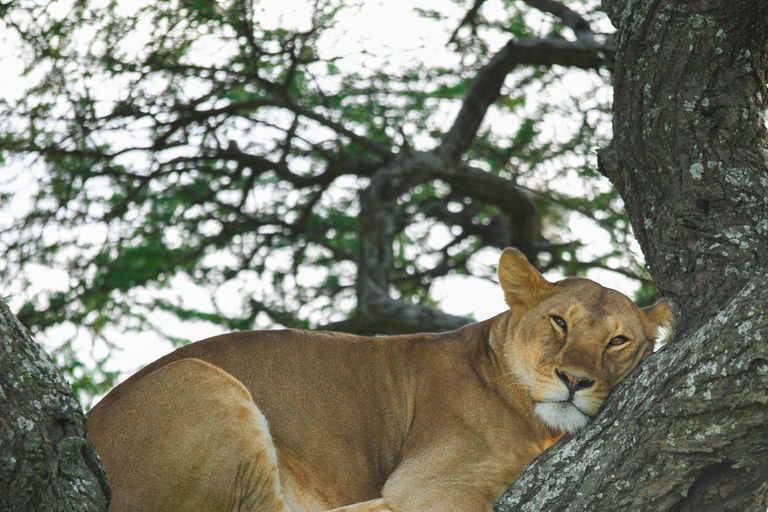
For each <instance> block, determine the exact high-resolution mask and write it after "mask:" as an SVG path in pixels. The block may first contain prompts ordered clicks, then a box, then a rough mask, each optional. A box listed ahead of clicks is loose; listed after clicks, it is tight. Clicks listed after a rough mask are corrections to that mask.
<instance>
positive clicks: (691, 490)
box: [497, 0, 768, 512]
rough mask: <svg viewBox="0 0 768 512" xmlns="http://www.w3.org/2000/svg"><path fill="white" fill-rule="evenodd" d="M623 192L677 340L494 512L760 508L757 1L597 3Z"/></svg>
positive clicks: (767, 370) (766, 39)
mask: <svg viewBox="0 0 768 512" xmlns="http://www.w3.org/2000/svg"><path fill="white" fill-rule="evenodd" d="M603 3H604V7H605V8H606V11H607V12H608V13H609V15H610V16H611V19H612V21H613V23H614V24H615V25H616V26H617V28H618V32H617V43H618V45H617V46H618V53H617V56H616V67H615V97H614V140H613V142H612V143H611V145H610V146H609V147H608V148H606V149H605V150H604V151H602V152H601V154H600V165H601V170H602V171H603V172H604V173H605V174H606V175H607V176H608V177H609V178H610V179H611V181H612V182H613V183H614V184H615V185H616V187H618V189H619V190H620V191H621V193H622V196H623V198H624V201H625V203H626V208H627V211H628V212H629V214H630V217H631V219H632V224H633V227H634V229H635V232H636V234H637V237H638V240H639V241H640V244H641V245H642V247H643V251H644V252H645V255H646V258H647V260H648V263H649V266H650V269H651V272H652V274H653V275H654V277H655V279H656V281H657V283H658V284H659V288H660V290H661V292H662V294H663V295H665V296H668V297H669V298H670V299H671V300H672V301H673V303H674V304H675V306H676V307H677V309H678V311H679V317H680V320H679V329H678V336H677V338H678V340H677V341H674V342H673V343H671V344H670V345H668V346H667V347H665V348H664V349H663V350H661V351H659V352H658V353H657V354H655V355H654V356H652V357H651V358H650V359H649V360H648V361H647V362H646V363H644V364H643V365H642V367H641V368H640V369H639V370H638V371H637V372H636V373H635V374H634V375H632V376H630V378H629V379H627V380H626V381H625V382H623V383H622V385H621V386H620V387H619V389H617V390H616V391H615V392H614V394H613V396H612V397H610V399H609V400H608V402H607V404H606V408H605V410H604V411H603V412H602V413H601V415H600V416H599V418H598V419H597V421H596V423H595V424H594V425H592V426H591V427H589V428H588V429H587V430H586V431H585V432H583V433H581V434H579V435H578V436H577V437H576V439H573V440H570V441H569V440H566V439H564V440H563V441H562V442H561V443H559V444H558V446H556V447H554V449H553V450H551V451H549V452H548V453H546V454H545V455H544V456H543V457H540V458H539V459H538V460H537V461H536V462H535V463H534V464H533V465H532V466H531V467H530V468H528V470H527V471H526V473H524V475H523V476H522V477H521V478H520V479H519V480H518V481H517V482H516V483H515V484H514V485H513V486H512V487H511V488H510V489H509V491H508V492H507V493H506V494H505V495H504V496H503V497H502V499H501V500H500V502H499V503H498V504H497V510H498V511H499V512H511V511H513V510H514V511H518V510H520V511H524V510H536V511H540V510H552V511H560V510H569V511H577V510H590V511H602V510H605V511H615V510H633V511H643V510H648V511H654V512H658V511H690V512H693V511H696V512H706V511H734V512H735V511H738V512H748V511H756V512H757V511H760V512H765V510H766V508H768V272H767V271H766V269H767V268H768V172H767V169H768V165H767V164H766V158H767V157H768V141H766V129H765V119H764V112H765V106H766V98H767V97H768V96H767V94H766V87H765V80H766V76H768V2H764V1H751V0H709V1H704V2H678V1H676V0H627V1H623V2H618V1H612V0H604V2H603Z"/></svg>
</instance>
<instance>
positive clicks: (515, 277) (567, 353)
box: [499, 249, 673, 432]
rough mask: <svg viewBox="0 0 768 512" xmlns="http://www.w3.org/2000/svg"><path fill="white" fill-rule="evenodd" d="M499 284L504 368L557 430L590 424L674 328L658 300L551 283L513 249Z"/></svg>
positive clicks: (584, 283) (586, 283) (587, 283)
mask: <svg viewBox="0 0 768 512" xmlns="http://www.w3.org/2000/svg"><path fill="white" fill-rule="evenodd" d="M499 280H500V282H501V285H502V288H503V289H504V293H505V298H506V301H507V304H508V305H509V307H510V308H511V309H512V320H511V322H512V325H511V326H510V327H511V328H510V329H508V331H507V334H506V340H505V341H504V343H505V347H504V349H503V353H504V354H505V360H506V363H507V365H508V367H509V370H510V373H511V374H512V377H513V378H516V379H517V380H518V381H519V382H520V383H521V385H522V386H523V387H524V389H525V390H526V391H527V392H528V395H529V396H530V398H531V400H532V401H533V404H534V410H535V412H536V414H537V416H538V417H539V418H540V419H541V420H543V421H544V423H545V424H546V425H547V426H548V427H549V428H551V429H552V430H555V431H561V432H562V431H565V430H570V431H574V430H578V429H581V428H583V427H584V426H585V425H586V424H587V423H589V421H590V419H591V418H592V417H593V416H595V415H596V414H597V412H598V410H599V409H600V406H601V405H602V403H603V400H605V398H606V396H607V395H608V393H609V392H610V391H611V390H612V389H613V388H614V387H616V385H617V384H618V383H619V382H620V381H621V380H622V379H623V378H624V377H625V376H626V375H627V374H628V373H629V372H630V371H632V370H633V369H634V368H635V367H636V366H637V365H638V364H639V363H640V361H642V360H643V359H644V358H646V357H647V356H648V355H650V354H651V353H652V352H653V349H654V344H655V343H656V342H657V341H659V340H660V339H661V338H662V337H663V336H664V335H665V333H668V332H669V331H670V330H671V327H672V322H673V314H672V311H671V310H670V308H669V305H668V304H667V302H666V301H664V300H662V301H660V302H658V303H657V304H655V305H654V306H651V307H648V308H645V309H640V308H638V307H637V306H636V305H635V303H634V302H632V301H631V300H630V299H629V298H627V297H626V296H625V295H623V294H621V293H619V292H617V291H616V290H611V289H609V288H605V287H603V286H601V285H599V284H597V283H596V282H594V281H591V280H589V279H580V278H569V279H564V280H562V281H558V282H556V283H550V282H549V281H547V280H546V279H544V277H543V276H542V275H541V274H540V273H539V272H538V271H537V270H536V269H535V268H534V267H533V266H531V265H530V264H529V263H528V261H527V260H526V259H525V256H523V254H522V253H521V252H519V251H517V250H515V249H507V250H505V251H504V253H503V254H502V256H501V260H500V262H499Z"/></svg>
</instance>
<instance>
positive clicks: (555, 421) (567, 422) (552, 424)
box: [535, 400, 592, 432]
mask: <svg viewBox="0 0 768 512" xmlns="http://www.w3.org/2000/svg"><path fill="white" fill-rule="evenodd" d="M535 411H536V414H537V415H538V416H539V418H541V419H542V420H543V421H544V423H546V424H547V426H548V427H549V428H551V429H552V430H555V431H558V432H564V431H566V430H567V431H569V432H576V431H578V430H581V429H582V428H584V427H586V426H587V425H588V424H589V422H590V420H591V419H592V418H590V417H589V416H587V415H586V414H584V413H583V412H581V411H580V410H579V409H578V407H576V406H575V405H573V404H572V403H571V402H569V401H567V400H565V401H562V402H539V403H537V404H536V408H535Z"/></svg>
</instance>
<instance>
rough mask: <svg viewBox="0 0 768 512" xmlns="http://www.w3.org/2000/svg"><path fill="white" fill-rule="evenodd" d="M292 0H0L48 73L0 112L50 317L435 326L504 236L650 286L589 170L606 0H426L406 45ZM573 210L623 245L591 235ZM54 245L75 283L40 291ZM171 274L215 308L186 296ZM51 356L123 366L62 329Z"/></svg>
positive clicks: (9, 248) (18, 259)
mask: <svg viewBox="0 0 768 512" xmlns="http://www.w3.org/2000/svg"><path fill="white" fill-rule="evenodd" d="M277 5H278V3H276V2H275V3H269V2H266V3H265V2H261V3H260V2H250V1H242V0H233V1H229V2H217V3H212V2H191V1H188V0H184V1H161V2H152V3H148V2H133V3H128V2H111V3H101V2H88V1H80V2H32V3H30V4H26V3H19V4H12V5H7V6H5V7H4V8H3V9H4V12H3V13H2V18H1V19H2V23H3V24H4V26H5V28H6V29H10V30H12V32H13V33H15V34H17V35H18V38H19V47H18V48H19V52H20V55H21V56H22V57H23V59H24V62H25V65H26V73H27V76H28V77H29V80H30V83H31V86H30V88H29V89H28V90H27V91H26V92H25V93H24V95H23V96H22V97H21V98H20V99H17V100H11V99H7V100H5V101H3V103H2V105H1V106H0V107H1V108H0V148H2V155H3V158H4V162H5V163H4V165H5V167H6V170H5V172H4V175H5V178H4V180H3V184H2V195H0V202H2V205H3V206H4V208H5V210H6V211H10V212H11V214H10V215H9V216H8V217H7V219H8V220H7V221H5V222H4V223H3V225H2V226H1V231H0V246H1V247H2V251H3V253H4V254H5V258H4V260H3V261H2V262H0V279H2V282H3V284H4V285H5V286H7V287H9V288H11V289H14V290H16V291H17V293H18V294H19V295H20V298H21V300H20V303H21V304H22V305H21V307H20V309H19V310H18V312H17V316H18V318H19V319H20V320H21V321H22V323H23V324H24V325H26V326H27V327H28V328H30V329H31V330H32V332H33V333H43V332H45V331H46V330H47V329H50V328H52V327H55V326H57V325H60V324H62V323H68V324H71V325H74V326H77V328H78V329H79V331H80V334H83V333H86V334H87V335H89V336H92V337H93V338H94V339H97V340H101V341H104V342H106V343H109V342H110V340H109V335H108V333H109V328H116V329H118V330H129V329H135V330H142V329H158V330H161V328H160V327H159V326H158V325H155V324H153V322H152V321H151V317H150V313H151V312H153V311H167V312H169V313H171V314H173V315H176V316H178V317H179V318H182V319H186V320H192V319H195V320H204V321H207V322H212V323H214V324H218V325H221V326H222V327H223V328H225V329H228V330H232V329H249V328H253V327H266V326H272V325H282V326H288V327H311V328H327V329H335V330H345V331H352V332H357V333H369V334H372V333H377V334H378V333H383V334H387V333H390V334H391V333H401V332H413V331H428V330H444V329H449V328H453V327H456V326H458V325H461V324H463V323H465V322H466V321H467V320H466V319H465V318H462V317H454V316H451V315H446V314H444V313H440V312H438V311H436V310H434V309H431V308H432V307H433V306H436V305H437V303H436V301H435V299H434V297H433V295H432V293H431V288H432V285H433V283H435V282H437V281H439V280H440V279H441V278H444V277H445V276H448V275H456V274H463V275H474V276H478V277H481V278H491V276H492V275H493V273H494V268H493V264H492V263H490V262H492V261H493V260H495V256H496V254H497V251H498V250H500V249H502V248H504V247H507V246H516V247H518V248H520V249H521V250H523V252H524V253H525V254H526V255H527V256H528V258H529V259H530V260H531V261H532V262H534V263H535V264H536V265H537V266H538V267H539V268H540V269H541V270H542V271H547V270H551V269H556V270H558V271H559V272H561V273H563V274H567V275H575V274H583V273H585V272H586V271H588V270H589V269H592V268H601V269H611V270H613V271H615V272H618V273H620V274H623V275H625V276H628V277H630V278H631V279H635V280H637V282H638V283H639V284H640V285H641V292H640V299H641V301H642V300H644V299H645V300H648V298H649V297H650V296H652V294H653V287H652V284H651V282H650V280H649V278H648V275H647V273H646V272H645V270H644V268H643V264H642V258H641V256H639V251H638V250H637V249H636V247H635V245H634V241H633V238H632V235H631V230H630V226H629V222H628V220H627V217H626V214H625V212H624V208H623V204H622V202H621V200H620V198H619V196H618V194H617V193H616V191H615V189H614V188H613V187H611V186H610V184H609V183H608V182H607V180H606V179H605V178H603V177H601V175H600V174H599V172H598V171H597V165H596V157H595V149H596V148H597V147H599V146H604V145H606V144H607V142H608V140H610V136H611V129H610V111H609V105H610V100H611V93H610V88H609V81H610V79H611V69H612V66H613V59H614V56H615V48H614V44H613V41H612V37H613V35H612V33H611V32H610V30H611V29H610V28H609V27H610V25H609V24H608V22H607V18H606V16H605V15H604V13H602V12H601V10H600V7H599V5H598V4H597V2H594V1H589V0H584V1H574V2H569V3H568V5H567V6H566V5H565V4H564V3H560V2H556V1H553V0H526V1H522V0H516V1H510V0H503V1H502V0H496V1H493V0H488V1H484V0H477V1H475V2H474V3H472V5H469V4H468V3H467V2H452V1H450V0H442V1H435V2H432V3H431V4H430V7H429V9H426V8H425V9H419V10H417V12H418V14H419V16H421V18H422V22H423V23H424V25H423V26H425V27H429V28H430V29H431V30H432V31H433V32H431V33H430V35H429V38H428V39H424V38H423V39H424V40H423V42H422V43H421V46H420V47H414V48H413V49H411V50H408V51H404V50H402V49H397V50H396V51H395V50H392V51H388V50H386V49H384V50H381V47H382V46H381V45H382V43H377V44H378V45H379V46H376V45H373V48H374V49H373V50H372V49H371V46H372V45H371V43H370V38H369V39H361V40H359V41H350V40H349V39H348V38H347V39H345V34H346V31H347V29H348V27H349V24H350V23H354V20H355V15H356V14H358V12H359V9H360V6H357V5H347V3H345V2H342V1H338V0H328V1H321V0H318V1H315V2H307V3H306V4H304V5H303V10H302V8H298V7H297V8H296V11H295V12H293V14H292V17H289V16H285V17H284V18H282V19H276V18H275V16H272V15H271V14H270V9H276V8H277ZM404 5H410V4H407V3H406V4H404ZM408 9H409V10H410V9H411V8H410V7H408ZM289 18H290V19H289ZM376 28H377V32H380V35H381V34H383V35H385V38H389V39H391V40H392V41H393V42H395V41H396V40H397V38H398V32H397V30H398V27H397V26H387V25H386V24H382V25H381V26H377V27H376ZM435 40H437V43H435ZM445 45H447V47H448V49H449V50H450V52H443V53H441V54H440V58H439V59H437V58H433V57H431V56H433V55H434V48H435V47H440V46H445ZM377 50H378V51H377ZM20 197H29V198H30V199H31V200H30V204H28V205H26V204H22V205H19V204H18V203H19V202H20V200H19V198H20ZM574 218H580V219H586V220H588V221H589V223H591V224H592V225H594V226H595V227H596V228H598V229H600V230H603V231H604V232H605V233H607V235H608V238H609V240H610V244H609V246H608V247H607V248H606V250H604V251H603V252H599V253H595V250H594V248H590V247H584V244H583V243H582V236H581V234H580V233H579V232H575V231H573V230H572V229H571V226H572V225H573V220H574ZM489 255H490V256H489ZM40 265H42V266H47V267H53V268H61V269H65V270H66V272H67V274H68V282H67V284H66V286H64V287H61V288H59V289H55V290H52V289H43V290H42V291H39V292H37V291H29V289H28V286H26V285H27V284H28V283H29V282H30V279H33V278H34V274H35V272H36V271H37V269H39V266H40ZM178 276H186V277H188V278H189V279H190V280H192V281H193V282H194V283H196V284H197V285H199V286H200V289H201V290H204V291H205V293H207V294H209V295H210V301H209V303H208V306H206V307H200V306H198V305H197V304H196V303H191V302H190V301H189V300H187V299H188V298H185V297H180V296H177V295H175V294H174V293H172V291H170V292H169V290H173V283H174V280H175V279H176V278H177V277H178ZM232 304H236V305H235V306H232ZM163 334H164V335H166V336H167V337H170V338H173V336H172V334H171V333H163ZM176 341H185V340H176ZM59 362H60V364H63V365H64V366H65V368H66V369H68V370H69V371H70V372H74V373H75V374H77V375H79V377H80V378H81V379H83V378H84V382H83V385H85V386H86V387H88V386H91V388H92V389H95V388H93V384H94V383H96V382H102V383H103V386H102V389H103V388H104V387H109V386H110V385H111V379H110V378H107V377H113V376H109V375H101V374H99V373H98V371H97V372H96V373H95V374H94V373H93V372H91V371H87V372H83V369H82V368H80V369H79V370H78V369H77V368H78V366H80V367H81V366H82V365H81V364H79V363H78V361H77V360H76V358H73V356H72V354H71V350H70V351H69V352H67V345H66V344H65V345H64V346H63V348H62V349H61V350H60V353H59ZM78 371H79V373H78ZM89 379H90V380H89Z"/></svg>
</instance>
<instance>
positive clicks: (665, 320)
mask: <svg viewBox="0 0 768 512" xmlns="http://www.w3.org/2000/svg"><path fill="white" fill-rule="evenodd" d="M643 313H645V316H646V317H647V318H648V320H649V321H650V322H651V323H652V324H653V327H654V328H655V331H656V332H655V334H656V336H655V339H656V340H657V341H660V340H664V339H666V340H668V339H670V338H671V337H672V331H673V330H674V327H675V314H674V313H673V312H672V308H671V307H670V305H669V301H667V299H661V300H660V301H659V302H657V303H656V304H654V305H653V306H648V307H647V308H643ZM652 337H653V336H652Z"/></svg>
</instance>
